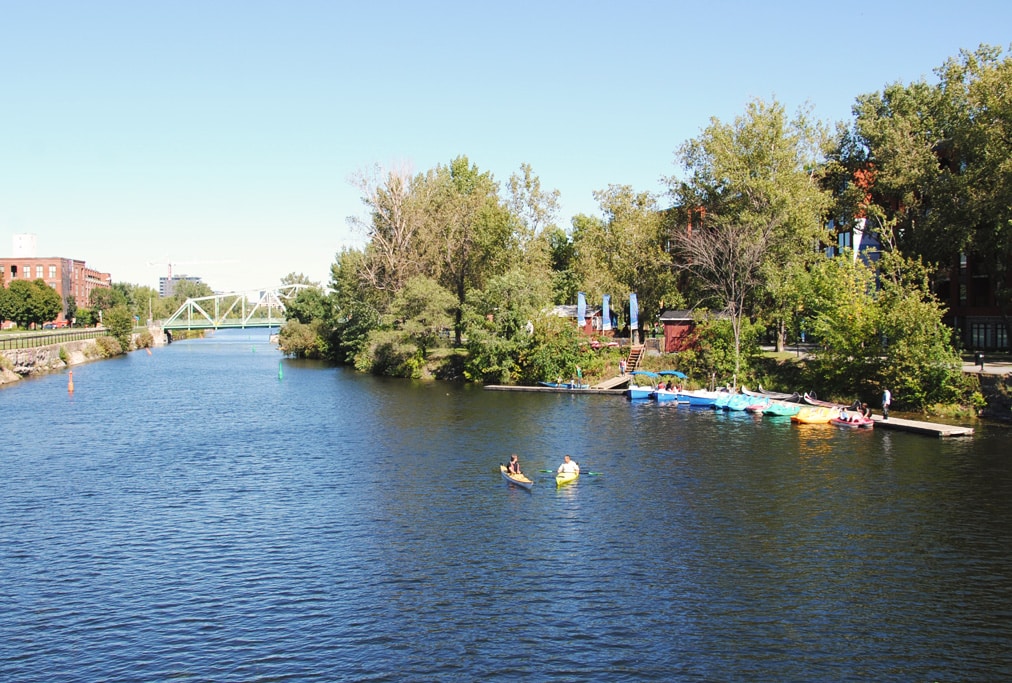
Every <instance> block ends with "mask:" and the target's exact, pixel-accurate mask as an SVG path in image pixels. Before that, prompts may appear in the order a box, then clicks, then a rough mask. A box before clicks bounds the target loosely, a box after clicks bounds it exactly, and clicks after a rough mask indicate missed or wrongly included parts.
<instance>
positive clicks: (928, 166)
mask: <svg viewBox="0 0 1012 683" xmlns="http://www.w3.org/2000/svg"><path fill="white" fill-rule="evenodd" d="M935 73H936V75H937V76H938V78H939V81H938V83H937V84H929V83H927V82H925V81H924V80H923V79H922V80H920V81H916V82H913V83H910V84H907V85H904V84H901V83H894V84H891V85H888V86H886V87H885V88H883V90H882V91H881V92H878V93H870V94H866V95H862V96H860V97H858V98H857V102H856V104H855V107H854V111H855V120H854V124H853V127H852V128H851V129H850V130H848V131H847V132H846V134H845V135H844V136H842V137H841V141H840V143H839V145H838V150H837V153H836V158H837V161H838V166H839V168H840V169H841V170H842V173H840V174H838V175H837V177H836V178H835V189H836V191H837V196H838V201H839V204H840V205H841V207H842V208H841V210H840V213H842V214H846V212H847V211H848V210H849V211H851V212H852V215H855V216H860V215H862V212H864V213H866V214H867V219H868V221H869V222H870V224H871V227H873V228H875V229H877V230H878V231H879V233H880V235H881V237H882V239H883V241H884V243H885V244H886V246H887V248H889V249H895V250H898V251H900V252H902V253H903V254H905V255H907V256H912V257H920V258H922V259H923V260H925V261H926V262H927V263H928V264H929V265H931V266H932V267H933V268H938V269H940V270H941V273H942V277H947V271H948V270H949V269H950V268H952V267H954V266H955V265H956V264H957V263H959V259H960V256H961V255H964V254H965V255H968V256H970V258H971V259H972V261H973V265H974V268H977V269H979V272H980V273H981V274H985V275H987V276H988V279H989V282H990V283H991V286H992V291H993V293H994V295H995V299H996V303H997V304H998V306H999V307H1001V311H1002V315H1003V316H1004V317H1005V321H1006V325H1008V324H1009V321H1010V314H1012V286H1010V285H1009V284H1008V283H1009V282H1010V278H1009V272H1008V270H1009V264H1010V263H1012V173H1010V171H1009V167H1010V162H1009V159H1010V158H1012V56H1010V55H1009V54H1007V53H1006V54H1004V55H1003V54H1002V52H1001V50H999V49H997V48H994V47H989V46H981V47H980V48H978V49H977V50H976V51H974V52H968V51H962V52H961V53H960V55H959V57H957V58H953V59H950V60H948V61H947V62H946V63H945V64H944V65H943V66H942V67H940V68H939V69H936V72H935ZM857 185H861V187H856V186H857ZM855 198H859V199H860V200H861V202H858V201H856V200H855ZM855 204H860V205H859V206H857V207H855V206H854V205H855Z"/></svg>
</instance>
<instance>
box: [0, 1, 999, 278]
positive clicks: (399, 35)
mask: <svg viewBox="0 0 1012 683" xmlns="http://www.w3.org/2000/svg"><path fill="white" fill-rule="evenodd" d="M1009 27H1012V3H1007V1H1006V0H994V1H987V2H974V1H973V0H968V1H965V2H961V3H924V2H912V1H906V0H904V1H902V2H888V1H880V2H875V3H871V2H853V3H832V4H829V3H812V2H804V3H802V2H782V3H776V2H774V3H756V2H731V1H722V0H716V1H711V2H702V3H699V2H697V3H683V2H641V1H639V0H627V1H625V2H621V3H619V2H610V3H604V2H551V0H544V1H542V2H527V1H526V0H524V1H513V2H508V3H507V2H499V3H482V2H456V1H452V2H445V1H434V2H426V3H420V2H412V3H409V2H404V3H400V2H369V3H366V2H354V3H346V2H341V1H337V0H335V1H332V2H324V1H309V0H287V1H281V0H278V1H272V2H265V1H256V0H248V1H233V0H221V1H215V0H202V1H199V2H195V1H190V0H174V1H169V0H163V1H160V2H156V1H144V0H142V1H138V0H131V1H129V2H109V1H105V0H78V1H74V2H57V1H50V0H32V1H31V2H24V1H23V0H0V256H7V255H9V254H10V249H11V246H10V245H11V236H12V235H13V234H14V233H33V234H35V235H37V238H38V245H39V255H40V256H67V257H72V258H79V259H84V260H85V261H87V263H88V265H89V266H91V267H94V268H97V269H99V270H103V271H107V272H110V273H112V275H113V280H114V281H118V282H119V281H122V282H132V283H138V284H145V285H150V286H157V282H158V277H159V276H160V275H164V274H165V273H166V272H167V267H166V266H164V265H149V264H151V263H155V264H164V263H165V262H167V261H171V262H175V263H177V264H179V265H177V266H175V268H174V270H175V272H177V273H187V274H191V275H200V276H202V277H204V279H205V280H206V281H207V282H208V283H209V284H210V285H211V286H212V287H214V288H216V289H219V290H230V289H245V288H256V287H265V286H272V285H275V284H277V283H278V281H279V280H280V278H281V277H282V276H284V275H285V274H286V273H289V272H292V271H294V272H301V273H304V274H306V275H308V276H310V277H311V278H313V279H316V280H320V281H323V282H326V280H327V279H328V274H329V269H330V265H331V264H332V263H333V261H334V255H335V253H336V252H337V251H338V250H339V249H341V247H342V246H345V245H352V246H359V245H361V244H362V242H363V235H361V234H359V233H356V232H354V231H353V230H351V229H350V228H349V226H348V222H347V218H348V217H349V216H353V215H358V216H361V215H364V213H363V207H362V204H361V200H360V194H359V191H358V190H357V189H356V188H355V187H354V186H353V185H352V184H351V183H350V182H349V180H350V178H351V177H352V176H353V175H354V174H355V173H357V172H360V171H362V170H364V169H369V168H370V167H372V166H374V165H377V164H378V165H380V166H383V167H407V168H409V169H411V170H414V171H416V172H420V171H424V170H427V169H429V168H432V167H434V166H435V165H437V164H447V163H448V162H449V161H450V160H451V159H453V158H454V157H456V156H458V155H461V154H464V155H467V156H468V157H469V158H470V160H471V161H472V162H473V163H475V164H477V166H478V167H479V168H480V169H481V170H483V171H490V172H491V173H492V174H493V175H494V176H495V177H496V179H497V180H499V181H500V182H501V183H503V184H505V182H506V180H507V179H508V178H509V176H510V175H511V174H512V173H514V172H516V171H517V170H518V169H519V167H520V165H521V164H522V163H529V164H531V165H532V166H533V169H534V171H535V173H536V174H537V175H538V176H539V177H540V179H541V182H542V185H543V186H544V187H547V188H557V189H558V190H560V191H561V193H562V198H561V201H562V211H561V213H560V215H559V223H560V225H563V226H566V227H568V226H569V224H570V219H571V217H572V216H574V215H576V214H579V213H586V214H598V213H599V211H598V207H597V204H596V202H595V201H594V198H593V195H592V193H593V192H594V191H595V190H599V189H604V188H606V187H607V186H608V185H609V184H624V185H631V186H632V187H634V188H635V189H637V190H641V191H651V192H655V193H657V194H660V195H662V194H663V193H664V192H665V190H666V187H665V185H664V183H663V182H662V180H661V179H662V178H663V177H666V176H670V175H673V174H676V173H678V171H679V169H678V168H677V167H676V166H675V163H674V162H675V156H674V153H675V150H676V149H677V148H678V147H679V146H680V145H681V144H682V143H683V142H685V141H686V140H689V139H691V138H693V137H696V136H698V135H699V134H700V132H701V131H702V129H703V128H704V127H705V126H706V125H707V124H708V122H709V120H710V118H711V117H716V118H718V119H721V120H723V121H730V120H732V119H733V118H734V117H735V116H737V115H739V114H741V113H742V112H743V111H744V109H745V105H746V103H747V102H748V101H749V100H750V99H752V98H756V97H758V98H763V99H766V100H772V99H774V98H775V99H777V100H778V101H779V102H781V103H782V104H784V105H785V106H786V107H787V109H788V111H790V112H793V111H795V110H796V109H797V108H798V107H799V106H802V105H804V104H805V103H806V102H807V103H809V104H810V105H811V106H812V108H813V113H814V116H815V117H816V118H819V119H821V120H823V121H826V122H829V123H833V122H836V121H846V120H849V119H850V108H851V105H852V104H853V102H854V100H855V98H856V97H857V96H858V95H861V94H864V93H869V92H875V91H879V90H881V89H882V88H883V86H885V85H886V84H888V83H893V82H897V81H899V82H903V83H909V82H911V81H914V80H918V79H921V78H925V79H927V80H929V81H933V80H934V76H933V70H934V69H935V68H936V67H938V66H940V65H941V64H942V63H943V62H944V61H945V60H946V59H947V58H949V57H954V56H956V55H957V54H958V52H959V50H960V49H961V48H965V49H974V48H976V47H977V46H978V45H980V44H981V43H986V44H991V45H998V46H1000V47H1007V46H1008V44H1009V42H1010V41H1012V31H1010V30H1009ZM662 201H664V200H662Z"/></svg>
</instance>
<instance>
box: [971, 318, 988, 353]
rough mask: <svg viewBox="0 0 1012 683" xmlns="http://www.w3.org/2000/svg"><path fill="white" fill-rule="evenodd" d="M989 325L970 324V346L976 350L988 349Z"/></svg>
mask: <svg viewBox="0 0 1012 683" xmlns="http://www.w3.org/2000/svg"><path fill="white" fill-rule="evenodd" d="M987 328H988V325H987V323H970V346H972V347H973V348H975V349H984V348H987Z"/></svg>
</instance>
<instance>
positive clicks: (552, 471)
mask: <svg viewBox="0 0 1012 683" xmlns="http://www.w3.org/2000/svg"><path fill="white" fill-rule="evenodd" d="M538 472H548V473H551V474H555V473H557V471H556V470H538ZM580 474H581V475H584V474H586V475H587V476H588V477H598V476H600V475H601V473H600V472H584V471H583V470H580Z"/></svg>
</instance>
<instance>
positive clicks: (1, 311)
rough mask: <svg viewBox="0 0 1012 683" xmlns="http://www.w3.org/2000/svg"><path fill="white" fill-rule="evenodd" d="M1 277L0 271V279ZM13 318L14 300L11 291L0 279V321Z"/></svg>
mask: <svg viewBox="0 0 1012 683" xmlns="http://www.w3.org/2000/svg"><path fill="white" fill-rule="evenodd" d="M2 278H3V274H2V273H0V279H2ZM13 319H14V302H13V299H12V298H11V293H10V291H8V289H7V288H6V287H4V286H3V282H2V281H0V323H3V322H5V321H7V320H13Z"/></svg>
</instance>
